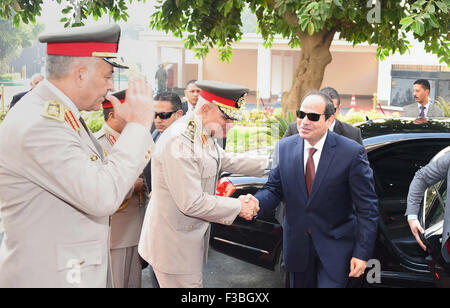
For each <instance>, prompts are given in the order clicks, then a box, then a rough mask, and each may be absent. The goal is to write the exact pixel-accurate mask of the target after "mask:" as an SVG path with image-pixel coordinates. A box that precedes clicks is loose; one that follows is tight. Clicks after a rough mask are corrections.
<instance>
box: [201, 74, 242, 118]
mask: <svg viewBox="0 0 450 308" xmlns="http://www.w3.org/2000/svg"><path fill="white" fill-rule="evenodd" d="M195 84H196V85H197V87H199V88H200V89H201V90H202V91H201V92H200V96H201V97H202V98H204V99H205V100H207V101H208V102H210V103H213V104H216V105H217V106H218V107H219V109H220V111H222V112H223V113H224V114H225V116H227V117H228V118H229V119H231V120H237V121H240V120H242V109H243V106H244V104H245V100H246V98H247V94H248V89H247V88H244V87H241V86H238V85H234V84H231V83H225V82H219V81H209V80H201V81H197V82H196V83H195Z"/></svg>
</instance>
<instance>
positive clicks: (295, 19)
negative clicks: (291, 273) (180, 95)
mask: <svg viewBox="0 0 450 308" xmlns="http://www.w3.org/2000/svg"><path fill="white" fill-rule="evenodd" d="M53 1H56V2H57V3H59V4H62V3H64V2H63V1H62V0H53ZM136 1H140V2H146V0H135V2H136ZM66 2H67V4H66V6H65V7H63V8H62V9H61V15H62V18H61V22H63V23H64V24H65V26H66V27H68V26H77V25H81V24H83V20H84V19H86V18H87V17H88V16H93V18H94V19H97V18H99V17H101V16H103V15H109V16H110V17H111V18H112V20H114V21H118V20H125V21H126V20H127V19H128V17H129V16H128V13H127V10H128V4H132V2H133V0H128V1H127V0H96V1H92V0H68V1H66ZM157 2H158V5H157V11H156V12H155V13H154V14H153V15H152V16H151V20H150V25H151V27H153V28H155V29H158V30H164V31H166V32H169V31H170V32H172V33H173V34H174V35H175V36H178V37H181V38H183V39H184V41H185V45H186V48H190V49H194V48H195V49H196V50H197V52H198V54H199V55H201V56H203V55H205V54H206V53H207V52H208V51H209V49H210V48H213V47H217V48H219V50H220V51H221V52H222V54H223V58H224V59H227V58H229V56H230V55H231V49H230V44H231V43H233V42H235V41H238V40H240V39H241V38H242V34H243V33H242V28H241V26H242V20H241V17H242V13H243V10H244V8H245V7H246V6H248V7H249V8H250V9H251V11H252V12H253V13H255V14H256V16H257V20H258V26H259V31H260V33H261V35H262V36H263V38H264V39H265V42H266V45H267V46H270V45H271V42H272V41H273V38H274V37H275V36H276V35H281V36H282V37H284V38H287V39H289V43H290V45H291V47H293V48H296V47H299V46H301V43H302V42H301V39H300V37H299V34H301V33H303V34H308V35H312V34H314V33H318V32H320V31H323V30H335V31H336V33H339V37H340V38H342V39H345V40H348V41H349V42H352V43H354V44H358V43H363V42H367V43H369V44H376V45H378V46H379V48H378V51H377V55H378V56H379V57H381V58H383V57H385V56H387V55H389V53H393V52H396V51H398V52H400V53H401V54H403V53H405V52H406V51H407V50H408V47H409V45H410V42H408V40H407V39H406V33H407V32H408V31H412V32H413V33H414V38H416V39H417V40H419V41H420V42H423V43H424V44H425V50H426V51H428V52H432V53H435V54H437V55H438V56H439V57H440V60H441V62H446V63H449V62H450V61H449V57H450V56H449V54H450V52H449V51H450V50H449V37H448V29H449V24H448V23H449V10H450V4H449V1H448V0H402V1H400V0H315V1H311V0H196V1H191V0H158V1H157ZM0 3H1V4H0V17H2V18H4V19H7V18H11V17H12V18H13V20H14V24H15V25H16V26H18V24H19V22H20V21H22V22H23V23H25V24H28V23H29V22H32V23H34V22H35V17H36V16H40V15H41V10H42V5H43V0H2V1H1V2H0ZM149 5H150V3H149ZM378 8H379V10H377V9H378Z"/></svg>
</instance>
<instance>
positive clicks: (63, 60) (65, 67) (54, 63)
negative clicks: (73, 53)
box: [46, 55, 95, 80]
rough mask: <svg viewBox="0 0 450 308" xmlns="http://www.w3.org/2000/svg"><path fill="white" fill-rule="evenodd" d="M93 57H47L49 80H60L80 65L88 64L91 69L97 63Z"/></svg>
mask: <svg viewBox="0 0 450 308" xmlns="http://www.w3.org/2000/svg"><path fill="white" fill-rule="evenodd" d="M94 59H95V58H91V57H67V56H60V55H47V62H46V73H47V78H48V79H54V80H59V79H62V78H64V77H66V76H67V75H69V73H70V72H71V70H72V69H73V67H74V66H75V65H77V64H79V63H83V64H86V66H87V68H88V69H91V68H92V67H93V66H94V65H95V63H94Z"/></svg>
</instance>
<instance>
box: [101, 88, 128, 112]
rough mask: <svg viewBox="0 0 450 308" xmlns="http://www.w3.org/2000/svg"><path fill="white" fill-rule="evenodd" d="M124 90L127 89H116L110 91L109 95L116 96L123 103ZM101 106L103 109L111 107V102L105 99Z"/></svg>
mask: <svg viewBox="0 0 450 308" xmlns="http://www.w3.org/2000/svg"><path fill="white" fill-rule="evenodd" d="M126 91H127V90H126V89H125V90H120V91H116V92H113V93H111V95H112V96H115V97H117V99H118V100H119V101H120V102H121V103H122V104H123V103H124V102H125V92H126ZM102 107H103V109H106V108H112V107H113V105H112V104H111V102H110V101H109V100H107V99H105V100H104V101H103V103H102Z"/></svg>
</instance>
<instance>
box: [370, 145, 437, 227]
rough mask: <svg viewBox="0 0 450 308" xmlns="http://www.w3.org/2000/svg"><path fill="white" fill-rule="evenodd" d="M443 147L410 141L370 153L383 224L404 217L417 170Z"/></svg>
mask: <svg viewBox="0 0 450 308" xmlns="http://www.w3.org/2000/svg"><path fill="white" fill-rule="evenodd" d="M445 146H446V144H443V143H442V142H437V141H434V140H420V141H416V140H410V141H405V142H400V143H396V144H393V145H388V146H386V147H383V148H382V149H380V150H378V151H376V150H375V151H373V152H371V153H369V157H370V161H371V167H372V169H373V171H374V176H375V186H376V191H377V195H378V198H379V203H380V210H381V212H382V214H384V215H382V217H383V219H384V220H385V223H389V222H391V221H393V220H396V219H398V218H400V217H402V216H403V214H404V212H405V210H406V198H407V195H408V190H409V185H410V183H411V181H412V179H413V177H414V175H415V173H416V171H417V170H419V169H420V168H422V167H423V166H425V165H426V164H428V162H429V161H430V160H431V159H432V158H433V156H434V155H436V153H437V152H439V151H440V150H442V149H443V148H444V147H445Z"/></svg>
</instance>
